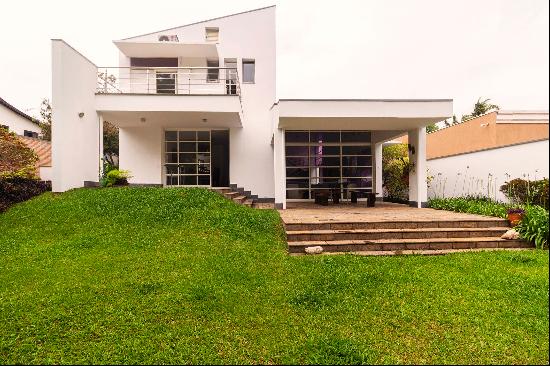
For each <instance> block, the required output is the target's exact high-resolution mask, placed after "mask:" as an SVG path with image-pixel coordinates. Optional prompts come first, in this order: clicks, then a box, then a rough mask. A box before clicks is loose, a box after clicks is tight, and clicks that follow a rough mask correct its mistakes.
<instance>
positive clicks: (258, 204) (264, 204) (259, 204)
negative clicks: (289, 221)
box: [252, 202, 275, 210]
mask: <svg viewBox="0 0 550 366" xmlns="http://www.w3.org/2000/svg"><path fill="white" fill-rule="evenodd" d="M252 207H254V208H258V209H266V210H267V209H274V208H275V204H274V203H273V202H254V204H253V205H252Z"/></svg>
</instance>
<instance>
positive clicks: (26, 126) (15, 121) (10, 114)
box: [0, 104, 40, 135]
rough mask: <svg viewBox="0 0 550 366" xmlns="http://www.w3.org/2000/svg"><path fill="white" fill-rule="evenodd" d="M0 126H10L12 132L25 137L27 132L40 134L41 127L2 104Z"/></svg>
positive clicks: (0, 106)
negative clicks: (24, 133)
mask: <svg viewBox="0 0 550 366" xmlns="http://www.w3.org/2000/svg"><path fill="white" fill-rule="evenodd" d="M0 125H4V126H8V128H9V131H10V132H15V133H16V134H18V135H23V132H24V131H25V130H27V131H33V132H37V133H40V126H38V125H37V124H36V123H33V122H31V121H29V120H28V119H26V118H24V117H21V116H20V115H19V114H17V113H15V112H14V111H12V110H11V109H9V108H7V107H5V106H3V105H1V104H0Z"/></svg>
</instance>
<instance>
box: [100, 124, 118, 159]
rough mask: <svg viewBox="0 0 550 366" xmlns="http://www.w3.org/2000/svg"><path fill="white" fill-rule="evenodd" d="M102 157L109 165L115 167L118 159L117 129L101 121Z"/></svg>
mask: <svg viewBox="0 0 550 366" xmlns="http://www.w3.org/2000/svg"><path fill="white" fill-rule="evenodd" d="M103 155H104V157H105V159H106V160H107V161H108V162H109V164H111V165H113V166H115V165H117V164H116V163H115V157H118V127H116V126H115V125H113V124H112V123H110V122H107V121H103Z"/></svg>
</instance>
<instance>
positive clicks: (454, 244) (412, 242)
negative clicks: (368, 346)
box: [288, 237, 533, 253]
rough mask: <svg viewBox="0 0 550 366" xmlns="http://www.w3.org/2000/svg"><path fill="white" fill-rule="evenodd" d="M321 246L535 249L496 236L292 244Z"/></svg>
mask: <svg viewBox="0 0 550 366" xmlns="http://www.w3.org/2000/svg"><path fill="white" fill-rule="evenodd" d="M313 246H321V247H322V248H323V252H363V251H379V250H382V251H400V250H443V249H474V248H532V247H533V246H532V245H531V244H529V243H528V242H526V241H523V240H506V239H500V238H495V237H476V238H437V239H399V240H396V239H379V240H331V241H322V240H312V241H302V242H289V243H288V250H289V252H290V253H305V249H306V248H307V247H313Z"/></svg>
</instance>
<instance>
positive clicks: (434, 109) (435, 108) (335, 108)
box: [278, 99, 453, 131]
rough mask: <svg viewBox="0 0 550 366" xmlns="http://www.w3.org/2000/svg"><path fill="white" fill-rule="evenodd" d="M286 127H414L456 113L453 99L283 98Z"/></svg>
mask: <svg viewBox="0 0 550 366" xmlns="http://www.w3.org/2000/svg"><path fill="white" fill-rule="evenodd" d="M278 113H279V122H278V128H282V129H293V130H298V129H300V130H301V129H331V130H341V129H345V130H402V131H406V130H410V129H415V128H419V127H424V126H427V125H429V124H432V123H435V122H440V121H443V120H445V119H447V118H450V117H452V115H453V101H452V99H336V100H329V99H312V100H305V99H281V100H280V101H279V102H278Z"/></svg>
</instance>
